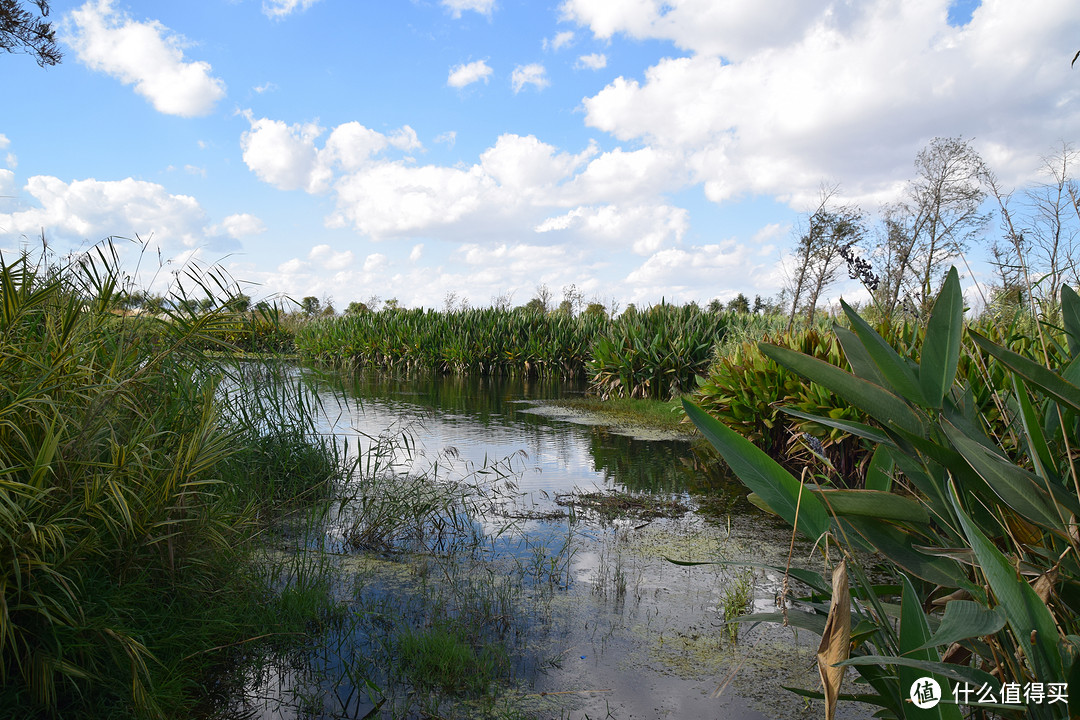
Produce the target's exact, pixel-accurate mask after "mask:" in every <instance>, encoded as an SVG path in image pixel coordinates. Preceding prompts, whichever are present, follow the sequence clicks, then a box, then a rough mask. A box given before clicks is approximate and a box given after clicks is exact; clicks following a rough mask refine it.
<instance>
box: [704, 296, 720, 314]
mask: <svg viewBox="0 0 1080 720" xmlns="http://www.w3.org/2000/svg"><path fill="white" fill-rule="evenodd" d="M708 311H709V312H710V313H712V314H713V315H718V314H720V313H722V312H724V303H722V302H720V298H713V299H712V300H711V301H709V306H708Z"/></svg>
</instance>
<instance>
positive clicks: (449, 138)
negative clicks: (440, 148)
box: [435, 130, 457, 148]
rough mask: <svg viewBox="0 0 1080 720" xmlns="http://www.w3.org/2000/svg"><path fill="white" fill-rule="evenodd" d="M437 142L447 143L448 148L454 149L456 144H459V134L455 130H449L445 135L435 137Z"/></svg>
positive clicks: (440, 134)
mask: <svg viewBox="0 0 1080 720" xmlns="http://www.w3.org/2000/svg"><path fill="white" fill-rule="evenodd" d="M435 142H437V143H440V144H441V143H445V144H446V146H447V147H450V148H452V147H454V143H456V142H457V132H456V131H454V130H447V131H446V132H444V133H439V134H438V135H436V136H435Z"/></svg>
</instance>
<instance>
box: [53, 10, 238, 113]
mask: <svg viewBox="0 0 1080 720" xmlns="http://www.w3.org/2000/svg"><path fill="white" fill-rule="evenodd" d="M65 30H66V36H65V38H64V39H65V41H66V42H67V43H68V44H69V45H71V47H72V48H73V49H74V50H75V54H76V57H78V59H79V60H80V61H81V62H82V63H84V64H85V65H86V66H87V67H89V68H90V69H92V70H97V71H100V72H104V73H107V74H109V75H111V76H113V77H115V78H116V79H118V80H120V81H121V82H122V83H124V84H126V85H134V86H135V92H137V93H139V94H140V95H142V96H143V97H145V98H146V99H148V100H149V101H150V102H151V104H153V106H154V108H155V109H157V110H158V111H159V112H162V113H166V114H169V115H180V116H182V117H194V116H199V115H207V114H209V113H210V112H211V111H212V110H213V109H214V105H215V104H216V103H217V101H218V100H220V99H221V98H223V97H225V83H224V82H222V80H221V79H219V78H216V77H214V76H213V75H212V74H211V67H210V64H209V63H207V62H203V61H185V59H184V48H185V47H186V46H187V45H188V43H187V41H186V40H185V39H184V38H183V37H181V36H179V35H176V34H174V33H172V32H171V31H170V30H169V29H168V28H166V27H165V26H164V25H162V24H161V23H159V22H158V21H156V20H148V21H145V22H136V21H135V20H132V19H131V17H130V16H128V15H127V14H125V13H122V12H119V11H117V10H116V9H115V8H114V7H113V1H112V0H97V2H94V1H93V0H91V2H87V3H86V4H84V5H83V6H82V7H80V8H79V9H78V10H74V11H72V12H71V13H70V14H69V15H68V16H67V22H66V23H65Z"/></svg>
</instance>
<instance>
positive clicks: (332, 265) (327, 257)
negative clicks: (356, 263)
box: [308, 245, 353, 270]
mask: <svg viewBox="0 0 1080 720" xmlns="http://www.w3.org/2000/svg"><path fill="white" fill-rule="evenodd" d="M308 260H312V261H314V262H317V263H319V264H320V265H321V266H322V267H323V268H324V269H326V270H342V269H344V268H347V267H348V266H350V265H352V262H353V252H352V250H344V251H342V252H334V250H333V249H332V248H331V247H330V246H329V245H316V246H315V247H313V248H311V252H309V253H308Z"/></svg>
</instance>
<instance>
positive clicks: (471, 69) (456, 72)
mask: <svg viewBox="0 0 1080 720" xmlns="http://www.w3.org/2000/svg"><path fill="white" fill-rule="evenodd" d="M491 73H492V69H491V68H490V67H488V64H487V63H486V62H484V61H483V60H476V61H474V62H471V63H462V64H461V65H455V66H454V67H452V68H450V75H449V76H448V77H447V78H446V84H447V85H449V86H450V87H454V88H463V87H465V86H466V85H472V84H473V83H474V82H479V81H481V80H483V81H484V82H485V83H487V81H488V78H489V77H490V76H491Z"/></svg>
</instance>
